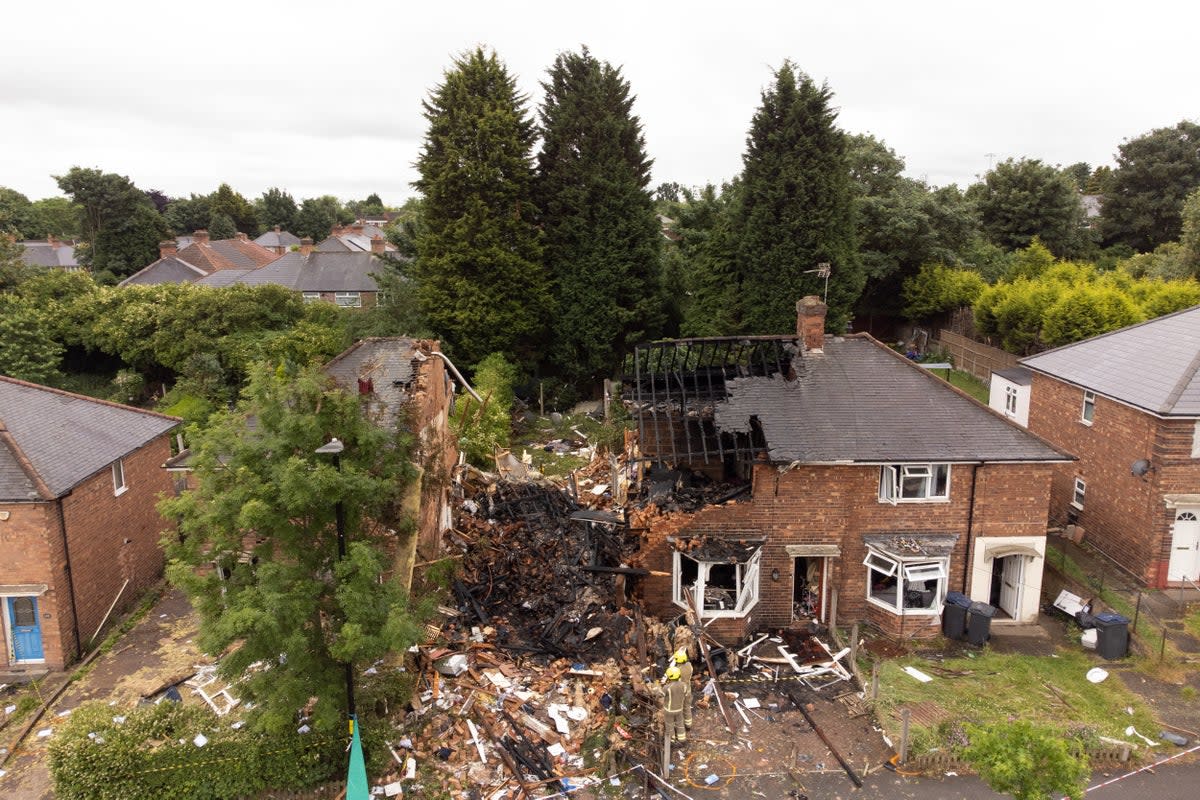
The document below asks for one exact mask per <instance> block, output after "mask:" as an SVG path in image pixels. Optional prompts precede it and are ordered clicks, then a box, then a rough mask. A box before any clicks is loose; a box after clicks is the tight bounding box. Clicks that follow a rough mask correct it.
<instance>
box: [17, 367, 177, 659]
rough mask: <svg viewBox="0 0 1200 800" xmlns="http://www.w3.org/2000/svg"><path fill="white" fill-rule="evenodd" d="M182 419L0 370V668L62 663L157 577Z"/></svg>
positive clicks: (70, 657) (73, 657) (73, 656)
mask: <svg viewBox="0 0 1200 800" xmlns="http://www.w3.org/2000/svg"><path fill="white" fill-rule="evenodd" d="M178 424H179V420H178V419H176V418H174V417H168V416H164V415H162V414H157V413H154V412H151V411H143V410H141V409H137V408H131V407H129V406H122V405H118V404H116V403H110V402H107V401H104V400H96V399H94V398H91V397H84V396H82V395H76V394H72V393H70V392H64V391H60V390H58V389H51V388H48V387H45V386H38V385H37V384H32V383H26V382H24V381H19V380H14V379H12V378H6V377H2V376H0V628H2V629H3V637H4V647H3V649H2V650H0V671H16V670H18V669H29V668H31V667H34V666H36V667H40V668H45V669H61V668H62V667H63V666H64V665H66V664H68V663H70V662H71V661H73V660H74V659H76V658H78V657H79V656H80V655H81V654H82V650H83V647H84V646H85V645H86V644H87V643H88V642H89V641H90V640H91V639H92V638H93V637H94V636H95V635H96V633H97V631H98V629H99V628H100V626H101V624H102V623H103V621H104V619H105V617H106V615H108V613H109V609H110V608H111V609H112V613H114V614H117V613H120V612H121V611H122V610H124V609H126V608H128V607H129V606H130V605H132V604H133V603H134V602H135V601H136V600H137V599H138V597H139V595H140V594H141V593H142V592H143V591H144V590H145V589H146V588H148V587H149V586H151V585H152V584H153V583H154V582H155V581H156V580H157V579H158V577H159V575H160V574H161V573H162V564H163V558H162V551H161V550H160V549H159V546H158V542H159V535H160V533H161V531H162V530H163V529H164V528H165V527H166V523H165V522H164V520H163V519H162V517H160V516H159V514H158V512H157V510H156V509H155V503H156V502H157V500H158V496H159V495H160V494H161V493H164V492H169V491H170V489H171V480H170V477H169V476H168V475H167V473H166V472H165V471H164V470H163V469H162V466H163V463H164V462H165V461H166V460H167V458H168V457H170V455H171V445H170V441H169V433H170V431H171V430H172V429H173V428H174V427H175V426H176V425H178Z"/></svg>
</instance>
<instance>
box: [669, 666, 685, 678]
mask: <svg viewBox="0 0 1200 800" xmlns="http://www.w3.org/2000/svg"><path fill="white" fill-rule="evenodd" d="M682 674H683V673H682V672H680V671H679V667H674V666H672V667H667V674H666V678H667V680H669V681H677V680H679V676H680V675H682Z"/></svg>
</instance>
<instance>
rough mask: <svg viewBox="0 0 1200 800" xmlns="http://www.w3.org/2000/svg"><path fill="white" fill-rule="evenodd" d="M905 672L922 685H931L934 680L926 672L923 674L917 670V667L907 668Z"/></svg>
mask: <svg viewBox="0 0 1200 800" xmlns="http://www.w3.org/2000/svg"><path fill="white" fill-rule="evenodd" d="M904 671H905V672H907V673H908V674H909V675H911V676H912V677H914V678H916V679H917V680H919V681H920V682H921V683H929V682H930V681H932V680H933V678H931V677H929V676H928V675H926V674H925V673H924V672H921V670H919V669H917V668H916V667H905V668H904Z"/></svg>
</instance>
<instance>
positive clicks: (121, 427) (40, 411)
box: [0, 376, 180, 502]
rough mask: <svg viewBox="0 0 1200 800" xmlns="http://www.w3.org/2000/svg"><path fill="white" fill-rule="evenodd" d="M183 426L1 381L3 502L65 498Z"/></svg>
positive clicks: (173, 419)
mask: <svg viewBox="0 0 1200 800" xmlns="http://www.w3.org/2000/svg"><path fill="white" fill-rule="evenodd" d="M179 423H180V420H179V419H177V418H176V417H168V416H166V415H165V414H158V413H156V412H153V411H143V410H142V409H139V408H132V407H131V406H123V405H119V404H117V403H110V402H108V401H106V400H96V399H95V398H92V397H84V396H83V395H78V394H72V393H70V392H64V391H61V390H59V389H51V388H49V387H47V386H39V385H37V384H34V383H26V382H25V381H19V380H16V379H14V378H6V377H4V376H0V501H18V502H19V501H27V500H31V499H38V498H39V497H40V499H45V500H48V499H51V498H53V497H61V496H62V495H64V494H66V493H67V492H68V491H69V490H70V489H72V488H73V487H75V486H77V485H78V484H79V483H80V482H81V481H83V480H84V479H85V478H88V477H90V476H91V475H93V474H95V473H96V472H98V471H100V470H102V469H105V468H107V467H108V466H109V465H110V464H112V462H114V461H116V460H117V459H118V458H122V457H124V456H127V455H129V454H130V453H132V452H133V451H135V450H137V449H138V448H139V447H141V446H142V445H144V444H146V443H147V442H149V441H151V440H153V439H155V438H157V437H159V436H161V435H162V434H164V433H166V432H167V431H169V430H171V429H172V428H174V427H175V426H176V425H178V424H179ZM39 483H40V484H41V487H44V490H40V488H39Z"/></svg>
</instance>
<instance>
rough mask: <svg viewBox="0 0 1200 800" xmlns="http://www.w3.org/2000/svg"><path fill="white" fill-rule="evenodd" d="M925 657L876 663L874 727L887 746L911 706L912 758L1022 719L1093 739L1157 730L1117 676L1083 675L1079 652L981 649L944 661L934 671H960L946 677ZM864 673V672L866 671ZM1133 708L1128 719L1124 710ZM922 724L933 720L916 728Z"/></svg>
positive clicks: (1090, 662)
mask: <svg viewBox="0 0 1200 800" xmlns="http://www.w3.org/2000/svg"><path fill="white" fill-rule="evenodd" d="M906 666H913V667H916V668H917V669H919V670H921V671H922V672H925V673H926V674H928V675H930V676H932V677H933V680H932V681H931V682H929V683H921V682H920V681H918V680H916V679H914V678H912V677H911V676H910V675H908V673H906V672H904V671H903V670H904V667H906ZM938 666H939V665H937V664H935V663H934V662H931V661H930V660H928V659H925V658H920V657H917V656H908V657H905V658H898V659H893V660H889V661H884V662H881V663H880V666H879V699H878V701H877V704H876V708H877V713H878V718H879V721H880V724H881V725H883V727H884V729H885V730H886V731H887V733H888V736H889V737H890V738H891V739H892V741H894V742H897V744H898V743H899V741H900V719H899V709H900V708H901V707H902V706H906V705H907V706H909V707H912V706H917V705H919V706H920V708H921V711H922V713H921V714H919V715H918V714H914V716H913V720H912V725H911V728H910V738H909V742H910V745H909V751H910V753H911V754H913V755H920V754H922V753H926V752H929V751H931V750H933V749H934V748H942V749H945V748H947V747H951V746H953V745H954V743H955V741H956V739H958V737H959V733H958V731H960V730H961V729H960V727H959V726H965V725H981V726H988V725H993V724H996V723H1000V722H1004V721H1007V720H1010V719H1027V720H1032V721H1034V722H1039V723H1043V724H1046V725H1049V726H1052V727H1054V728H1056V729H1058V730H1060V731H1062V732H1063V734H1064V735H1068V736H1072V737H1075V738H1082V739H1084V740H1085V741H1086V740H1094V737H1095V736H1097V735H1102V736H1109V737H1112V738H1114V739H1126V738H1127V737H1126V736H1125V727H1126V726H1127V725H1134V726H1135V727H1137V729H1138V730H1139V731H1143V732H1144V731H1150V730H1157V728H1156V727H1155V723H1154V718H1153V716H1152V714H1151V713H1150V712H1149V711H1148V710H1147V708H1146V706H1145V705H1144V704H1143V703H1142V700H1141V699H1140V698H1139V697H1138V696H1137V695H1135V694H1133V693H1132V692H1130V691H1129V690H1127V689H1126V688H1125V687H1124V685H1123V684H1122V683H1121V681H1120V679H1119V678H1117V677H1116V676H1111V675H1110V676H1109V678H1108V679H1107V680H1105V681H1104V682H1103V683H1098V684H1093V683H1089V682H1088V680H1087V679H1086V678H1085V677H1084V676H1085V675H1086V674H1087V671H1088V670H1089V669H1091V668H1092V667H1094V666H1096V662H1095V659H1094V658H1092V657H1090V656H1089V655H1087V654H1085V653H1083V652H1071V651H1067V650H1064V651H1061V652H1060V653H1058V655H1056V656H1049V657H1037V656H1024V655H1013V654H997V653H990V652H987V651H984V652H982V653H980V654H979V655H977V656H976V657H974V658H970V657H964V658H954V659H946V660H945V661H943V662H941V663H940V666H941V667H942V668H944V669H946V670H954V671H957V672H963V673H966V674H964V675H962V676H961V677H948V676H946V675H944V674H943V673H941V672H940V671H939V670H938V669H937V667H938ZM868 671H869V667H868ZM1127 707H1129V708H1132V709H1133V711H1134V713H1133V715H1132V716H1131V715H1130V714H1128V713H1126V710H1125V709H1126V708H1127ZM918 717H920V718H922V719H931V720H934V721H933V722H932V724H922V723H921V722H920V721H919V720H918Z"/></svg>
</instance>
